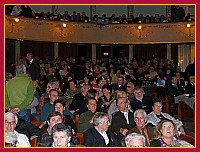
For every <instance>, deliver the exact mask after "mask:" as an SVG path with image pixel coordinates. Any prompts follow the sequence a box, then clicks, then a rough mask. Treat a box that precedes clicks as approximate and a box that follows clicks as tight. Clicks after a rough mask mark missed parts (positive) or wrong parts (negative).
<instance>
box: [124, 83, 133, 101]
mask: <svg viewBox="0 0 200 152" xmlns="http://www.w3.org/2000/svg"><path fill="white" fill-rule="evenodd" d="M134 88H135V85H134V84H133V83H132V82H127V84H126V92H127V97H128V100H129V101H132V100H133V99H134Z"/></svg>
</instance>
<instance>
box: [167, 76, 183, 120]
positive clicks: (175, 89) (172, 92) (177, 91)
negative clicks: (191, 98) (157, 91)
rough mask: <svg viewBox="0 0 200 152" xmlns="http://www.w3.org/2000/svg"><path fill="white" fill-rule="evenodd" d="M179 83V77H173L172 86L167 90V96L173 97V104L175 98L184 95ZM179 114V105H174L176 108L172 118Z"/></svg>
mask: <svg viewBox="0 0 200 152" xmlns="http://www.w3.org/2000/svg"><path fill="white" fill-rule="evenodd" d="M177 83H178V81H177V77H175V76H174V77H172V80H171V84H170V85H169V86H168V88H167V94H168V95H169V96H171V97H172V100H173V102H174V97H177V96H180V95H182V94H184V90H183V88H182V87H181V86H180V85H178V84H177ZM177 113H178V104H174V107H173V109H172V116H173V115H174V114H177Z"/></svg>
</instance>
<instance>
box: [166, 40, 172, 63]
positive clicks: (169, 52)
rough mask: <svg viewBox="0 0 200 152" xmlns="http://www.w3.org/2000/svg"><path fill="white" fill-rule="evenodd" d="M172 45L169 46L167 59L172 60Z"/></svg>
mask: <svg viewBox="0 0 200 152" xmlns="http://www.w3.org/2000/svg"><path fill="white" fill-rule="evenodd" d="M171 46H172V45H171V44H167V59H168V60H171V59H172V58H171Z"/></svg>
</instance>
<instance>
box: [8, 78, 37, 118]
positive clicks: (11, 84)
mask: <svg viewBox="0 0 200 152" xmlns="http://www.w3.org/2000/svg"><path fill="white" fill-rule="evenodd" d="M33 97H34V88H33V82H32V80H31V79H30V78H28V75H27V74H16V77H14V78H12V79H11V80H9V81H8V82H7V83H6V85H5V108H6V109H7V110H8V111H10V112H12V113H17V115H18V116H19V117H20V118H21V119H23V120H25V121H28V122H30V121H31V120H30V118H31V109H30V104H31V102H32V100H33Z"/></svg>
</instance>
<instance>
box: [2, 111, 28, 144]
mask: <svg viewBox="0 0 200 152" xmlns="http://www.w3.org/2000/svg"><path fill="white" fill-rule="evenodd" d="M5 117H6V118H5V125H6V127H5V129H6V140H5V143H6V145H10V146H14V147H15V146H16V147H30V143H29V140H28V138H27V136H26V135H24V134H20V133H18V132H17V131H16V130H15V128H16V124H17V122H18V118H17V116H16V115H15V114H13V113H11V112H7V113H6V114H5Z"/></svg>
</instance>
